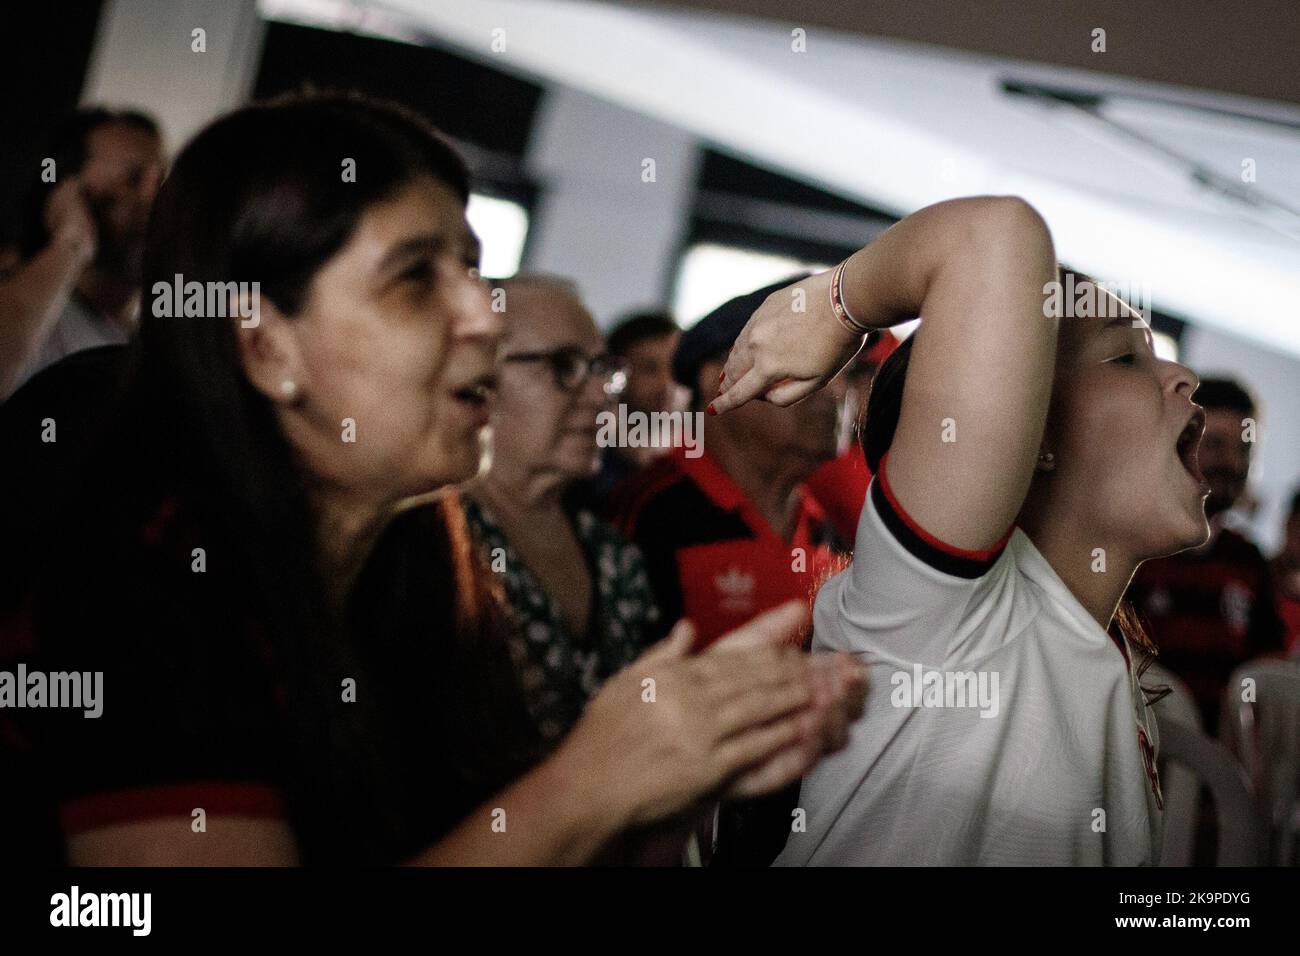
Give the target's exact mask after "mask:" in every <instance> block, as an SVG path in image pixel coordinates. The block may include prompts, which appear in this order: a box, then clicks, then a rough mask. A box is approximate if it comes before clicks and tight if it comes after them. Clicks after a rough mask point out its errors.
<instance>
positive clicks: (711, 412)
mask: <svg viewBox="0 0 1300 956" xmlns="http://www.w3.org/2000/svg"><path fill="white" fill-rule="evenodd" d="M704 414H706V415H716V414H718V410H717V409H716V408H714V407H713V403H712V402H709V407H708V408H706V409H705V410H704Z"/></svg>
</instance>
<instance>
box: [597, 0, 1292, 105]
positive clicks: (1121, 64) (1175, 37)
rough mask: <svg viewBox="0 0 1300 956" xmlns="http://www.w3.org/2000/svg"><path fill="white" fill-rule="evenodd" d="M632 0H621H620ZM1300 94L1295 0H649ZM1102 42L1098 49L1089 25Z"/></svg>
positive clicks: (1210, 86) (1276, 94)
mask: <svg viewBox="0 0 1300 956" xmlns="http://www.w3.org/2000/svg"><path fill="white" fill-rule="evenodd" d="M622 5H624V6H626V3H624V4H622ZM642 5H645V6H651V5H653V6H659V7H668V8H690V9H695V10H706V11H715V12H721V13H729V14H736V15H743V16H751V17H765V18H770V19H773V20H778V21H781V22H783V23H789V24H790V25H791V27H794V26H801V25H802V26H804V27H809V26H821V27H829V28H832V29H834V30H842V31H845V32H851V33H859V34H866V35H867V36H876V37H890V38H893V39H898V40H911V41H915V42H919V43H933V44H938V45H940V46H946V47H950V48H952V49H954V50H964V51H967V52H970V53H983V54H988V55H990V56H998V57H1007V58H1010V59H1016V60H1030V61H1034V62H1039V63H1049V64H1054V65H1056V66H1067V67H1074V68H1078V69H1086V70H1099V71H1102V72H1105V73H1109V74H1112V75H1115V76H1127V77H1133V78H1135V79H1143V80H1155V81H1157V82H1161V83H1174V84H1178V85H1182V86H1189V87H1196V88H1199V89H1204V90H1215V91H1218V92H1222V93H1233V94H1238V95H1241V96H1250V97H1259V98H1261V99H1268V100H1278V101H1281V102H1289V103H1300V2H1297V0H1249V2H1241V0H1237V2H1232V0H1140V2H1134V0H1087V2H1080V0H998V2H988V0H800V2H799V3H798V4H791V3H790V2H789V0H652V2H643V4H642ZM1097 27H1101V28H1102V29H1104V30H1105V31H1106V51H1105V52H1104V53H1094V52H1093V51H1092V31H1093V29H1095V28H1097Z"/></svg>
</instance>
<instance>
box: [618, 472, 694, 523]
mask: <svg viewBox="0 0 1300 956" xmlns="http://www.w3.org/2000/svg"><path fill="white" fill-rule="evenodd" d="M692 488H694V485H693V484H692V483H691V482H690V481H689V480H688V479H687V477H686V473H685V472H683V471H682V469H681V467H680V466H679V465H678V463H677V462H676V461H675V460H674V459H673V458H671V457H665V458H660V459H659V460H658V461H656V462H654V463H653V464H651V465H648V466H646V467H645V468H643V469H641V470H640V471H638V472H636V473H635V474H633V475H631V476H629V477H627V478H625V479H623V480H622V481H621V482H619V483H618V484H617V485H616V486H615V487H614V490H613V492H612V493H611V494H610V496H609V504H608V507H607V509H606V513H605V517H606V518H607V519H608V520H609V521H610V522H611V523H612V524H613V525H614V527H616V528H618V529H619V530H620V531H622V532H623V533H624V534H626V535H628V536H633V535H635V533H636V531H637V529H638V527H639V526H640V525H641V524H643V523H644V521H645V518H646V516H647V513H649V514H654V513H655V512H657V511H660V510H662V509H663V507H664V496H665V495H670V496H671V495H680V494H682V493H683V492H685V493H686V494H687V495H688V497H689V493H690V489H692ZM697 491H698V489H697ZM670 500H671V498H670Z"/></svg>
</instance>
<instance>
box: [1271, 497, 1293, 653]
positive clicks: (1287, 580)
mask: <svg viewBox="0 0 1300 956" xmlns="http://www.w3.org/2000/svg"><path fill="white" fill-rule="evenodd" d="M1282 535H1283V537H1282V550H1281V551H1279V552H1278V554H1277V557H1276V558H1274V559H1273V564H1272V568H1273V588H1274V591H1275V592H1276V594H1277V612H1278V615H1279V616H1280V617H1281V618H1282V626H1283V628H1284V630H1285V631H1286V641H1287V651H1288V652H1289V653H1292V654H1300V488H1297V489H1296V492H1295V494H1294V495H1292V497H1291V507H1290V509H1289V510H1288V511H1287V516H1286V524H1285V525H1283V531H1282Z"/></svg>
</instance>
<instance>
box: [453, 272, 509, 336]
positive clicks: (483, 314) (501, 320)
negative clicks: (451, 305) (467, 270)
mask: <svg viewBox="0 0 1300 956" xmlns="http://www.w3.org/2000/svg"><path fill="white" fill-rule="evenodd" d="M455 314H456V322H455V335H456V336H457V337H458V338H467V339H468V338H477V339H486V340H490V341H491V342H492V344H494V345H495V344H496V343H497V342H499V341H500V339H501V337H502V336H503V335H504V334H505V329H506V326H505V317H504V310H502V311H497V310H496V309H494V308H493V300H492V295H491V293H490V291H489V289H488V287H487V285H486V284H485V283H484V282H482V281H481V280H480V279H478V278H476V277H471V276H466V278H465V281H464V283H463V284H462V285H461V286H460V288H459V290H458V292H457V300H456V310H455Z"/></svg>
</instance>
